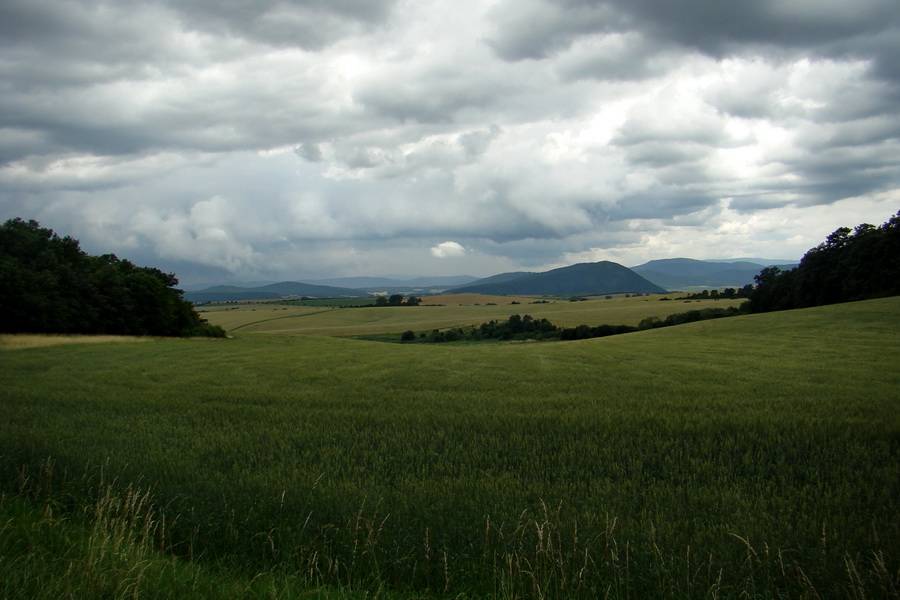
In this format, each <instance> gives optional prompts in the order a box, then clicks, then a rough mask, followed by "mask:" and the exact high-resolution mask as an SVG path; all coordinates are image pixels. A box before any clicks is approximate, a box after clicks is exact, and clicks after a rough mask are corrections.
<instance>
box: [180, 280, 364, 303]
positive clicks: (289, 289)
mask: <svg viewBox="0 0 900 600" xmlns="http://www.w3.org/2000/svg"><path fill="white" fill-rule="evenodd" d="M366 295H367V294H366V292H365V291H363V290H357V289H352V288H342V287H332V286H327V285H313V284H309V283H300V282H297V281H282V282H281V283H272V284H269V285H263V286H259V287H253V288H242V287H237V286H231V285H219V286H213V287H210V288H206V289H204V290H199V291H196V292H185V294H184V298H185V300H188V301H190V302H232V301H236V300H237V301H239V300H274V299H278V298H287V297H289V296H309V297H312V298H340V297H350V298H358V297H365V296H366Z"/></svg>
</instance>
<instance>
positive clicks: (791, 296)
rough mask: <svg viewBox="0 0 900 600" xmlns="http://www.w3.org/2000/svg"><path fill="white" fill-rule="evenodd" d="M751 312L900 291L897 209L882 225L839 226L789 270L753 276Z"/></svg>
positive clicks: (899, 233) (767, 271)
mask: <svg viewBox="0 0 900 600" xmlns="http://www.w3.org/2000/svg"><path fill="white" fill-rule="evenodd" d="M756 283H757V285H756V288H755V289H754V290H753V291H752V293H751V294H750V300H749V302H748V309H749V310H750V311H751V312H764V311H769V310H783V309H787V308H803V307H808V306H819V305H823V304H834V303H836V302H848V301H851V300H863V299H866V298H874V297H878V296H889V295H895V294H900V212H898V213H897V215H895V216H893V217H891V219H890V220H889V221H888V222H886V223H884V224H883V225H881V226H880V227H874V226H872V225H869V224H867V223H863V224H861V225H858V226H857V227H855V228H854V229H852V230H851V229H850V228H848V227H841V228H839V229H837V230H835V231H834V232H833V233H831V234H830V235H829V236H828V237H827V238H826V239H825V241H824V242H823V243H821V244H819V245H818V246H816V247H815V248H812V249H811V250H809V252H807V253H806V254H805V255H804V256H803V259H802V260H801V261H800V264H799V265H798V266H797V267H796V268H794V269H792V270H790V271H781V270H779V269H777V268H767V269H763V271H762V272H761V273H760V274H759V275H758V276H757V277H756Z"/></svg>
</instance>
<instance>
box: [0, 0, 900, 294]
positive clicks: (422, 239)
mask: <svg viewBox="0 0 900 600" xmlns="http://www.w3.org/2000/svg"><path fill="white" fill-rule="evenodd" d="M898 56H900V2H897V1H896V0H747V1H744V0H735V1H728V2H723V1H722V0H679V1H678V2H674V1H665V2H664V1H661V0H255V1H254V2H246V1H244V0H192V1H190V2H184V1H180V0H140V1H138V0H0V220H6V219H8V218H12V217H16V216H19V217H22V218H25V219H35V220H37V221H39V222H40V223H41V225H43V226H45V227H50V228H52V229H54V230H56V231H57V232H59V233H60V234H62V235H72V236H73V237H75V238H77V239H79V240H81V244H82V248H83V249H85V250H86V251H88V252H89V253H91V254H101V253H107V252H113V253H115V254H117V255H118V256H119V257H121V258H128V259H130V260H132V261H134V262H136V263H138V264H141V265H151V266H156V267H159V268H162V269H164V270H167V271H172V272H175V273H176V274H177V275H178V276H179V278H180V279H181V281H182V283H183V284H196V283H204V282H221V281H251V280H280V279H293V280H302V279H312V278H324V277H332V276H333V277H338V276H352V275H388V276H415V275H422V274H440V275H458V274H468V275H474V276H486V275H491V274H495V273H499V272H504V271H513V270H522V269H525V270H544V269H549V268H554V267H558V266H563V265H568V264H573V263H576V262H586V261H597V260H612V261H615V262H619V263H622V264H625V265H627V266H634V265H637V264H640V263H643V262H646V261H647V260H651V259H656V258H672V257H691V258H730V257H749V256H754V257H766V258H779V259H798V258H799V257H800V256H802V255H803V253H804V252H805V251H806V250H808V249H809V248H811V247H813V246H815V245H817V244H818V243H819V242H821V241H822V240H823V239H824V237H825V236H826V235H827V234H828V233H830V232H832V231H834V230H835V229H837V228H838V227H841V226H854V225H857V224H859V223H863V222H868V223H872V224H875V225H878V224H880V223H883V222H885V221H886V220H887V219H888V218H890V217H891V215H893V214H895V213H896V212H897V211H898V209H900V61H898V60H897V58H896V57H898Z"/></svg>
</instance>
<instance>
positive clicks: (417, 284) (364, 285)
mask: <svg viewBox="0 0 900 600" xmlns="http://www.w3.org/2000/svg"><path fill="white" fill-rule="evenodd" d="M475 281H478V278H477V277H472V276H471V275H455V276H452V277H439V276H435V277H415V278H413V279H391V278H388V277H336V278H333V279H318V280H310V281H308V282H307V283H311V284H314V285H327V286H336V287H346V288H354V289H361V290H370V289H376V288H381V289H386V288H408V289H410V290H413V289H422V288H445V289H446V288H451V287H455V286H459V285H466V284H469V283H472V282H475Z"/></svg>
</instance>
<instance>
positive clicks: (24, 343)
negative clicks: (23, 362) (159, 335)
mask: <svg viewBox="0 0 900 600" xmlns="http://www.w3.org/2000/svg"><path fill="white" fill-rule="evenodd" d="M152 339H153V338H151V337H134V336H125V335H55V334H33V333H16V334H13V333H3V334H0V350H20V349H23V348H39V347H42V346H58V345H60V344H98V343H106V342H144V341H148V340H152Z"/></svg>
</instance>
